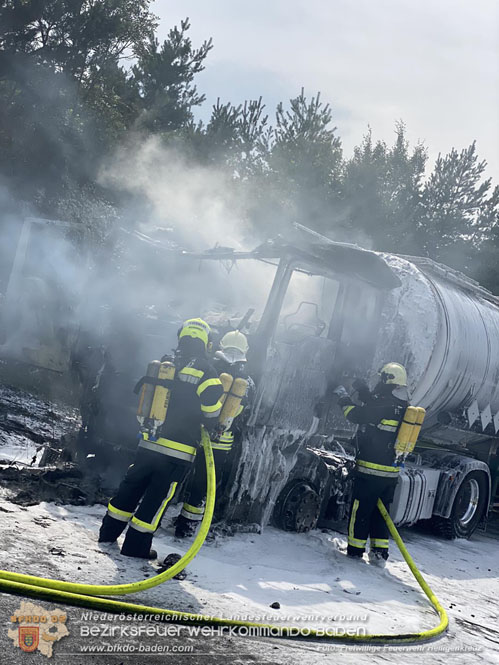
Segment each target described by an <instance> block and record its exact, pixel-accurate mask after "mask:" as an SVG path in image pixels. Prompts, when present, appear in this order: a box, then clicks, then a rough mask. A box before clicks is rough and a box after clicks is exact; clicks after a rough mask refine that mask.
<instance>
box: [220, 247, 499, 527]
mask: <svg viewBox="0 0 499 665" xmlns="http://www.w3.org/2000/svg"><path fill="white" fill-rule="evenodd" d="M272 249H273V252H274V253H273V254H272V253H270V251H269V247H268V246H267V248H266V250H265V251H263V250H262V248H260V249H259V251H258V252H257V253H256V254H257V255H256V256H255V258H259V257H260V258H262V257H264V258H265V259H267V260H268V259H269V258H270V257H271V256H272V257H275V258H278V259H279V265H278V268H277V271H276V276H275V279H274V283H273V286H272V289H271V292H270V296H269V298H268V301H267V305H266V308H265V310H264V312H263V315H262V317H261V320H260V323H259V326H258V329H257V330H256V333H255V334H254V335H253V336H252V339H251V347H252V352H253V355H252V357H251V358H250V360H251V363H252V367H251V368H250V371H251V372H252V374H254V375H255V376H256V378H257V398H256V403H255V406H254V408H253V412H252V415H251V418H250V420H249V421H248V423H247V426H246V427H245V430H244V432H243V434H242V437H241V442H240V451H239V457H238V460H237V462H236V463H235V464H234V467H233V473H232V483H231V484H230V486H229V491H228V493H227V496H226V497H224V499H225V518H226V519H227V520H229V521H233V522H234V521H235V522H238V521H241V522H242V521H244V522H247V521H248V520H249V521H250V522H255V523H258V524H260V525H262V526H263V525H265V524H267V523H269V522H273V523H274V524H276V525H277V526H279V527H281V528H284V529H288V530H298V531H305V530H308V529H310V528H314V527H315V526H317V525H318V526H320V527H334V528H338V526H340V528H341V524H342V521H343V522H344V520H345V518H346V516H347V512H348V505H349V495H350V491H351V483H352V474H351V470H352V469H353V466H354V456H355V447H354V434H355V426H353V425H350V424H349V423H347V422H346V421H345V419H344V418H343V415H342V413H341V410H340V409H339V408H338V407H337V405H336V404H335V402H334V400H333V399H331V397H330V393H331V387H334V385H337V384H338V383H339V382H345V381H347V382H348V378H353V377H354V376H361V377H367V378H370V380H371V385H374V383H375V382H376V372H377V370H378V369H379V368H380V367H381V366H382V365H383V364H384V363H385V362H387V361H396V362H400V363H402V364H403V365H405V366H406V367H407V371H408V375H409V390H410V393H411V403H412V404H414V405H418V406H422V407H424V408H425V409H426V411H427V416H426V419H425V422H424V425H423V430H422V432H421V434H420V437H419V440H418V444H417V447H416V449H415V451H414V452H413V453H412V454H411V455H410V456H409V457H408V458H407V460H406V461H405V463H404V466H403V468H402V469H401V472H400V479H399V484H398V487H397V491H396V494H395V498H394V501H393V503H392V505H391V507H390V510H391V514H392V515H393V517H394V521H395V522H396V523H397V524H399V525H403V524H407V525H409V524H413V523H415V522H417V521H419V520H423V519H430V518H431V519H432V522H433V524H434V526H435V528H436V529H437V530H438V532H439V533H441V534H442V535H444V536H446V537H449V538H453V537H469V536H470V535H471V534H472V533H473V531H474V530H475V529H476V527H477V525H478V523H479V522H480V520H481V519H482V518H483V517H484V516H485V515H486V513H487V509H488V506H489V503H491V502H492V500H493V496H494V495H495V493H496V487H497V480H495V481H493V480H492V474H491V468H493V467H494V464H495V463H496V461H497V444H498V438H497V433H498V430H499V386H498V384H499V300H498V299H497V298H495V297H494V296H493V295H492V294H491V293H489V292H488V291H486V290H485V289H483V288H481V287H480V286H479V285H478V284H477V283H476V282H474V281H473V280H471V279H468V278H467V277H465V276H464V275H462V274H460V273H458V272H457V271H454V270H451V269H449V268H446V267H445V266H442V265H439V264H436V263H434V262H433V261H430V260H428V259H421V258H413V257H397V256H393V255H388V254H381V253H375V252H370V251H366V250H363V249H361V248H359V247H356V246H352V245H347V244H342V243H334V242H332V241H330V240H328V239H326V238H323V237H320V238H318V237H317V236H314V237H313V238H312V240H310V239H309V242H308V243H307V244H304V243H303V241H302V242H300V244H299V245H298V244H297V245H289V244H286V245H284V244H281V246H278V244H276V243H274V244H273V247H272ZM298 278H299V279H298ZM300 280H301V282H302V284H301V286H300V285H298V286H300V288H297V281H298V282H300ZM304 284H305V286H304ZM496 475H497V474H496Z"/></svg>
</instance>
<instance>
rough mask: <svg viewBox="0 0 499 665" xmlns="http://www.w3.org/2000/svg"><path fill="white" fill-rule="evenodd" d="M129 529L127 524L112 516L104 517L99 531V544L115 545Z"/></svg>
mask: <svg viewBox="0 0 499 665" xmlns="http://www.w3.org/2000/svg"><path fill="white" fill-rule="evenodd" d="M126 527H127V522H122V521H121V520H115V519H114V518H113V517H111V516H110V515H107V514H106V515H104V519H103V520H102V524H101V527H100V530H99V543H115V542H116V539H117V538H118V536H121V534H122V533H123V531H124V530H125V529H126Z"/></svg>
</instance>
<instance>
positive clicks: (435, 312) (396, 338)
mask: <svg viewBox="0 0 499 665" xmlns="http://www.w3.org/2000/svg"><path fill="white" fill-rule="evenodd" d="M383 258H384V259H385V261H386V263H387V264H388V265H389V266H390V267H391V269H392V270H393V271H394V273H395V274H396V275H397V276H398V277H399V278H400V280H401V282H402V286H401V287H399V288H396V289H393V290H392V291H391V292H390V293H389V294H388V296H387V300H386V302H385V306H384V308H383V312H382V325H381V331H380V338H379V341H378V344H377V353H376V358H375V361H374V364H373V370H374V371H375V370H377V369H378V368H379V367H380V366H381V365H382V364H383V363H384V362H386V360H393V361H398V362H401V363H402V364H404V365H405V366H406V368H407V372H408V375H409V389H410V392H411V393H412V403H413V404H418V405H421V406H423V407H424V408H425V409H426V410H427V412H428V416H427V421H426V422H425V426H427V425H428V424H431V423H432V422H433V423H434V422H435V420H436V417H437V416H438V414H439V413H441V412H450V413H459V414H466V417H467V419H468V420H469V424H470V425H472V424H473V423H474V422H476V421H478V418H480V421H481V426H482V427H481V429H485V428H486V427H487V426H488V425H490V426H491V427H493V426H494V425H493V424H492V425H491V422H492V421H493V419H494V417H495V416H496V414H498V413H499V300H498V299H496V298H495V297H494V296H492V294H490V293H489V292H488V291H486V290H485V289H482V288H481V287H480V286H479V285H478V284H477V283H476V282H473V281H472V280H470V279H468V278H466V277H465V276H464V275H461V274H460V273H457V272H455V271H453V270H450V269H447V268H446V267H445V266H441V265H439V264H435V263H434V262H432V261H430V260H427V259H426V260H425V259H416V258H415V259H412V258H411V257H407V259H405V258H401V257H396V256H392V255H383ZM468 410H469V411H468ZM495 421H496V422H495V427H494V430H495V431H497V429H499V416H498V417H497V418H496V419H495Z"/></svg>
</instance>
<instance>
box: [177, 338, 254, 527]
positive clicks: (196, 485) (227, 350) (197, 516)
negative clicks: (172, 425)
mask: <svg viewBox="0 0 499 665" xmlns="http://www.w3.org/2000/svg"><path fill="white" fill-rule="evenodd" d="M248 348H249V345H248V340H247V339H246V336H245V335H244V334H243V333H242V332H240V331H239V330H233V331H231V332H228V333H227V334H226V335H224V336H223V337H222V339H221V340H220V350H219V351H217V352H216V353H215V358H214V363H213V364H214V367H215V369H216V371H217V372H218V374H219V375H222V374H225V375H228V376H230V377H231V378H232V379H233V380H236V379H238V378H239V379H244V380H245V381H246V384H247V385H246V392H245V394H244V396H243V397H242V399H241V401H240V405H239V406H238V408H237V410H236V411H235V415H234V418H237V417H238V416H240V415H241V413H242V412H243V410H244V409H245V408H247V407H248V405H249V403H250V401H251V397H252V395H253V393H254V383H253V381H252V380H251V378H250V377H249V376H248V374H247V372H246V361H247V359H246V354H247V352H248ZM221 425H222V426H221V428H219V429H218V431H217V432H215V433H214V436H212V441H211V445H212V448H213V457H214V459H215V468H216V470H217V474H216V475H217V495H218V494H219V490H220V488H221V485H222V478H223V476H224V474H223V471H224V467H225V466H227V460H228V459H229V457H230V453H231V451H232V446H233V443H234V427H233V425H232V423H231V424H230V425H229V426H228V427H227V428H224V427H223V423H221ZM187 492H188V500H187V501H186V502H185V503H184V505H183V507H182V511H181V513H180V515H179V516H178V518H177V520H176V524H175V536H176V537H177V538H185V537H187V536H190V535H192V534H193V533H194V531H195V530H196V527H197V525H198V524H199V522H200V521H201V520H202V519H203V515H204V502H205V499H206V466H205V464H204V461H203V460H202V459H201V456H200V457H199V459H196V462H195V463H194V468H193V470H192V476H191V478H190V479H189V485H188V489H187Z"/></svg>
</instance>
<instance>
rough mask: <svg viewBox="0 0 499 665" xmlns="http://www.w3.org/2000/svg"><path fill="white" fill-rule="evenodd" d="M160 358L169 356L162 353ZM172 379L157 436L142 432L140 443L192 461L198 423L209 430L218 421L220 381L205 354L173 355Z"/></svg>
mask: <svg viewBox="0 0 499 665" xmlns="http://www.w3.org/2000/svg"><path fill="white" fill-rule="evenodd" d="M162 360H171V358H168V357H166V356H165V357H163V358H162ZM174 364H175V378H174V379H173V382H172V386H171V389H170V390H171V392H170V401H169V403H168V409H167V412H166V418H165V421H164V423H163V424H162V425H161V427H160V429H159V431H158V435H157V439H156V440H155V441H152V440H150V439H149V438H148V437H147V435H143V439H142V441H141V442H140V443H139V446H140V447H143V448H149V449H150V450H155V451H156V452H162V453H163V454H166V455H170V456H172V457H176V458H177V459H180V460H184V461H186V462H192V461H193V460H194V457H195V455H196V450H197V448H198V446H199V442H200V440H201V425H204V427H206V429H207V430H208V432H211V431H213V430H214V429H215V428H216V427H217V425H218V417H219V415H220V411H221V408H222V404H221V402H220V397H221V396H222V394H223V386H222V382H221V381H220V379H219V378H218V374H217V372H216V370H215V369H214V367H213V365H212V364H211V363H210V362H209V360H208V358H206V357H202V356H200V357H196V358H185V357H182V356H179V357H177V358H175V359H174Z"/></svg>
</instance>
